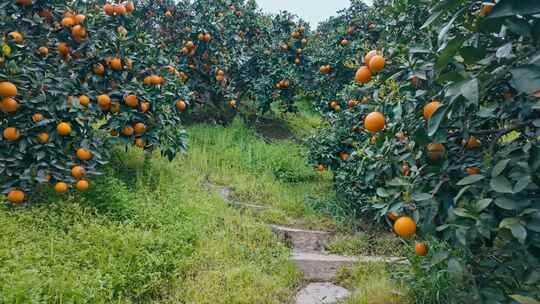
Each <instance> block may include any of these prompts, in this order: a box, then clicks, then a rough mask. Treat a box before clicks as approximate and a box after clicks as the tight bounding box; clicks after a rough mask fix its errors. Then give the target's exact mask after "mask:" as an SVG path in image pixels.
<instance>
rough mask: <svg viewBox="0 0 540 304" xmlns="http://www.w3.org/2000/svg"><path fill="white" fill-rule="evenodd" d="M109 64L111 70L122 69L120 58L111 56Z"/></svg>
mask: <svg viewBox="0 0 540 304" xmlns="http://www.w3.org/2000/svg"><path fill="white" fill-rule="evenodd" d="M109 65H110V66H111V68H112V69H113V70H115V71H120V70H121V69H122V60H120V58H113V59H112V60H111V61H110V63H109Z"/></svg>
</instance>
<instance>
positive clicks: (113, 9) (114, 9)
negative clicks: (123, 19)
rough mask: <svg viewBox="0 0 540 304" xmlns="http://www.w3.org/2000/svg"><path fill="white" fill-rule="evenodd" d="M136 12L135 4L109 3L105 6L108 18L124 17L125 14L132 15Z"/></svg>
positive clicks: (104, 9)
mask: <svg viewBox="0 0 540 304" xmlns="http://www.w3.org/2000/svg"><path fill="white" fill-rule="evenodd" d="M134 10H135V4H133V2H131V1H129V2H124V3H121V4H110V3H107V4H105V5H104V6H103V11H104V12H105V14H107V15H108V16H122V15H125V14H129V13H132V12H133V11H134Z"/></svg>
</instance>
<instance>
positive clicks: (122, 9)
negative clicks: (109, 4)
mask: <svg viewBox="0 0 540 304" xmlns="http://www.w3.org/2000/svg"><path fill="white" fill-rule="evenodd" d="M113 10H114V13H115V14H116V15H119V16H120V15H124V14H125V13H126V12H127V11H126V7H125V6H124V5H123V4H118V5H115V6H114V8H113Z"/></svg>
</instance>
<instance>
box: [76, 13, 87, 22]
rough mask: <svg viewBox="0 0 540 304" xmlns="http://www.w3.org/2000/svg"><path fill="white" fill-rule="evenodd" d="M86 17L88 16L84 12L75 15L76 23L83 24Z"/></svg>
mask: <svg viewBox="0 0 540 304" xmlns="http://www.w3.org/2000/svg"><path fill="white" fill-rule="evenodd" d="M85 19H86V16H85V15H83V14H77V15H75V17H73V21H75V24H81V23H83V22H84V20H85Z"/></svg>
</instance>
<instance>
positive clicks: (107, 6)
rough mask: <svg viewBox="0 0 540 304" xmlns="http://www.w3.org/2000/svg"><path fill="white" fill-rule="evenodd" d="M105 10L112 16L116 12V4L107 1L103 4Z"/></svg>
mask: <svg viewBox="0 0 540 304" xmlns="http://www.w3.org/2000/svg"><path fill="white" fill-rule="evenodd" d="M103 11H105V14H107V15H108V16H112V15H113V14H114V6H113V5H112V4H109V3H107V4H105V5H104V6H103Z"/></svg>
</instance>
